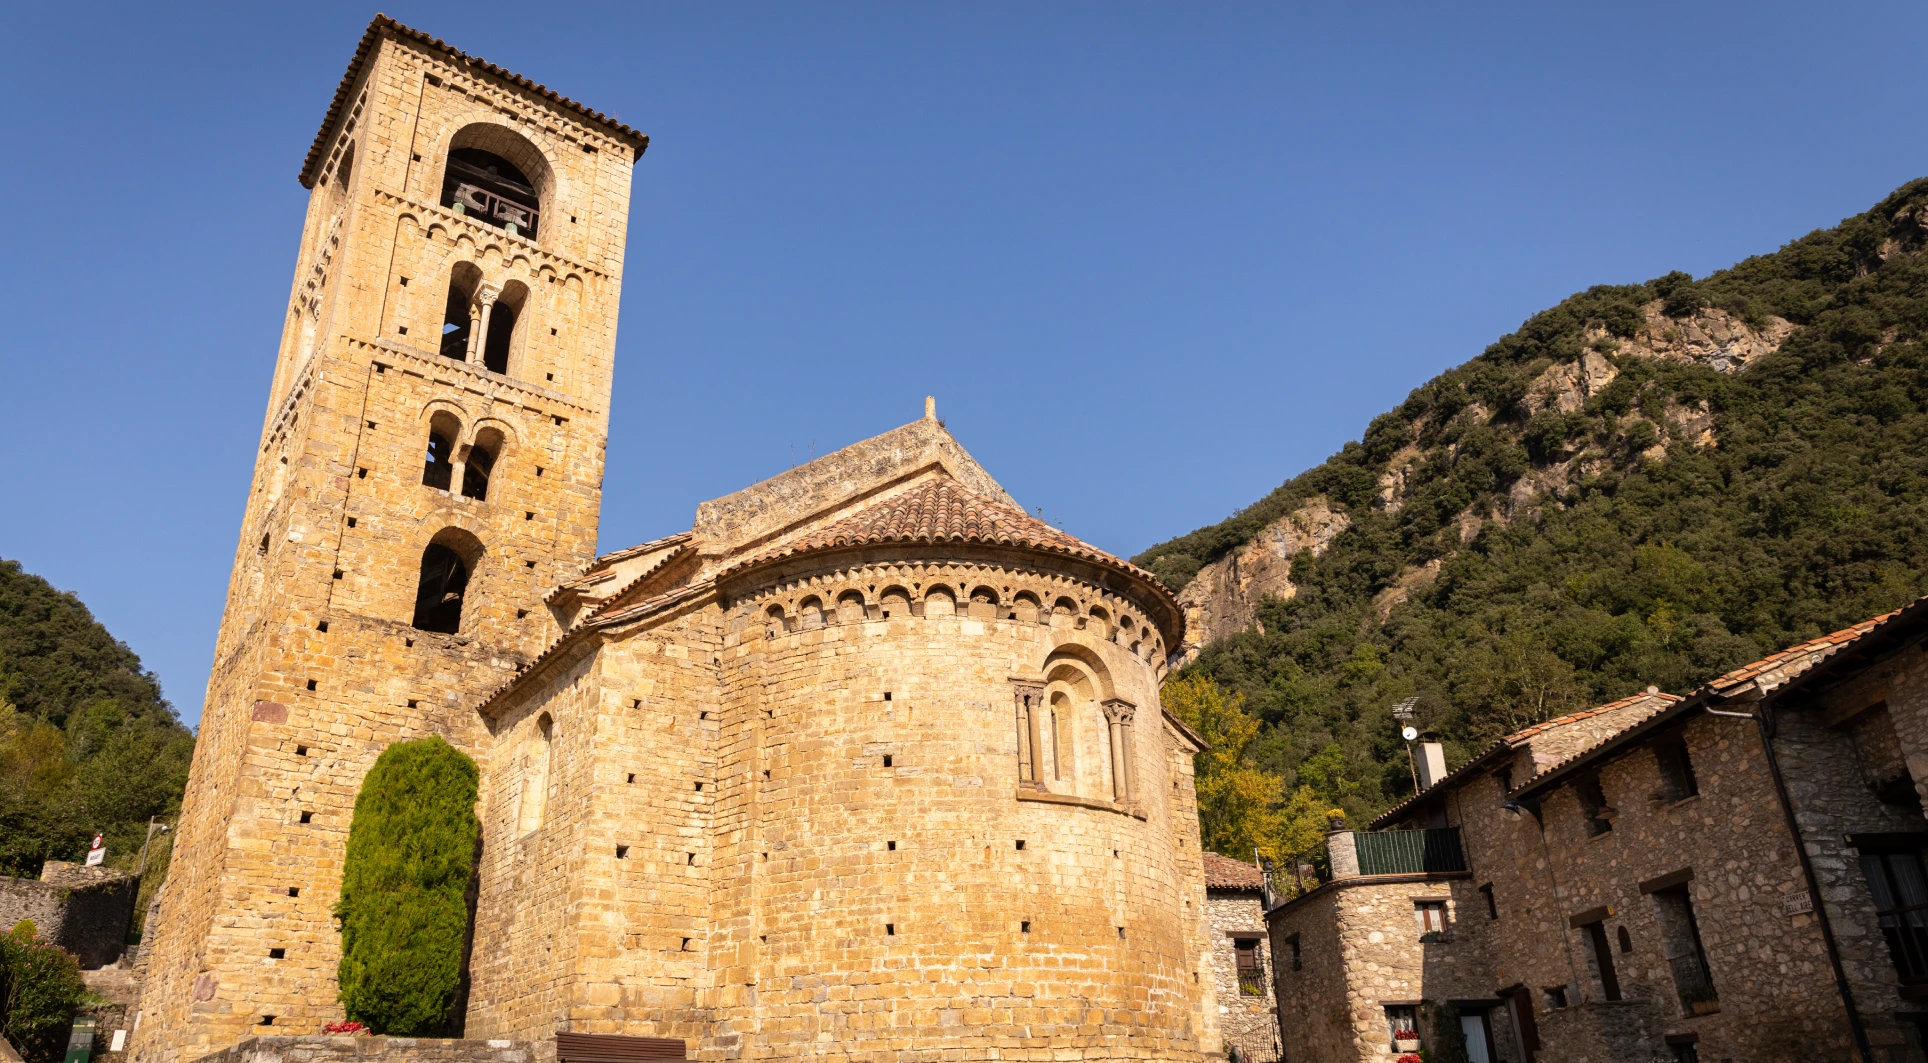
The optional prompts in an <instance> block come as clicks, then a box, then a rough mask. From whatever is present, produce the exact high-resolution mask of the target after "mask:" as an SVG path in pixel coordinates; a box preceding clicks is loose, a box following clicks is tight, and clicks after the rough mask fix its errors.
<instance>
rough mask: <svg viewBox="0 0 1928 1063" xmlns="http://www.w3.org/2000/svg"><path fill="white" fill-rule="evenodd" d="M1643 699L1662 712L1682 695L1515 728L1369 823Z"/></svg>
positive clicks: (1648, 696)
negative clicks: (1538, 741)
mask: <svg viewBox="0 0 1928 1063" xmlns="http://www.w3.org/2000/svg"><path fill="white" fill-rule="evenodd" d="M1643 700H1652V701H1653V703H1654V705H1653V709H1654V714H1656V715H1657V714H1659V713H1660V712H1662V711H1664V710H1665V709H1667V708H1668V707H1669V706H1671V705H1673V704H1674V703H1676V702H1678V701H1680V700H1681V698H1680V695H1678V694H1668V693H1665V692H1663V691H1642V692H1641V693H1638V694H1635V695H1633V696H1632V697H1627V698H1621V699H1620V700H1618V701H1609V702H1607V703H1606V704H1605V705H1595V706H1594V707H1593V708H1591V709H1582V710H1580V711H1579V712H1570V713H1568V714H1566V715H1565V716H1556V717H1554V718H1553V719H1551V720H1545V721H1542V722H1540V723H1536V724H1534V725H1532V726H1531V727H1523V728H1521V729H1520V730H1517V731H1514V732H1513V733H1512V734H1510V735H1507V736H1506V737H1504V738H1502V739H1500V740H1499V741H1497V742H1494V743H1493V744H1492V745H1490V746H1487V747H1486V748H1485V749H1484V750H1482V751H1480V752H1479V753H1478V754H1476V755H1475V756H1474V757H1473V759H1471V760H1469V761H1467V762H1466V763H1464V764H1461V765H1460V766H1459V767H1458V768H1456V769H1454V770H1453V771H1451V772H1448V773H1447V774H1446V775H1445V777H1444V778H1441V779H1440V780H1439V781H1438V782H1436V783H1434V784H1433V785H1431V786H1429V787H1427V788H1426V789H1424V790H1421V791H1420V792H1418V793H1416V794H1414V795H1412V796H1411V797H1408V798H1406V799H1405V800H1404V801H1401V802H1399V803H1398V804H1396V805H1394V806H1392V807H1391V808H1389V809H1387V810H1386V811H1384V812H1381V813H1380V814H1379V816H1378V818H1376V819H1374V820H1373V821H1372V822H1371V823H1370V824H1368V826H1370V827H1371V828H1372V829H1373V830H1379V829H1381V828H1383V827H1385V826H1386V825H1387V824H1390V823H1396V822H1398V820H1399V818H1400V817H1401V816H1403V815H1405V814H1406V813H1407V812H1409V811H1411V810H1412V808H1413V806H1415V805H1418V804H1419V803H1421V802H1422V801H1426V800H1428V799H1430V798H1432V797H1434V796H1435V795H1437V794H1442V793H1445V792H1446V791H1445V788H1446V787H1449V786H1452V785H1454V784H1456V783H1458V782H1460V781H1461V780H1462V779H1465V778H1467V777H1468V776H1471V775H1474V774H1476V773H1478V772H1479V771H1480V770H1482V769H1484V768H1486V767H1488V766H1489V765H1491V764H1492V763H1493V762H1494V761H1495V760H1497V759H1498V758H1499V755H1500V754H1502V753H1512V752H1514V751H1516V750H1518V749H1519V748H1520V747H1521V746H1522V745H1525V744H1526V743H1527V742H1529V741H1530V740H1532V739H1533V738H1534V737H1535V736H1537V735H1541V734H1544V733H1546V732H1547V731H1551V730H1553V729H1554V728H1556V727H1565V726H1567V725H1569V724H1575V723H1579V722H1581V721H1582V720H1587V719H1591V718H1593V717H1595V716H1604V715H1606V714H1607V713H1612V712H1619V711H1620V710H1621V709H1625V708H1629V707H1631V706H1633V705H1635V704H1637V703H1639V702H1641V701H1643ZM1651 718H1652V717H1651V716H1649V717H1647V719H1651ZM1642 722H1644V721H1642ZM1630 726H1637V724H1635V725H1630Z"/></svg>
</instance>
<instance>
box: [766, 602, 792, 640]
mask: <svg viewBox="0 0 1928 1063" xmlns="http://www.w3.org/2000/svg"><path fill="white" fill-rule="evenodd" d="M788 626H789V625H787V624H785V623H784V622H783V606H781V605H773V606H771V607H770V608H768V609H765V610H764V611H763V635H764V637H765V638H775V637H776V636H778V635H781V634H783V632H784V629H785V628H786V627H788Z"/></svg>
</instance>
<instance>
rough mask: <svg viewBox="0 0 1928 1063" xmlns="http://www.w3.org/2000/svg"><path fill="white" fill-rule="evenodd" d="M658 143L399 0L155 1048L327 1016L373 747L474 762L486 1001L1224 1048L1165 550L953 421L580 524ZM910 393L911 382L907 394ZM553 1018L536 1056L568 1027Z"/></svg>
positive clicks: (476, 1002) (700, 1025) (526, 1037)
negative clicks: (1104, 533)
mask: <svg viewBox="0 0 1928 1063" xmlns="http://www.w3.org/2000/svg"><path fill="white" fill-rule="evenodd" d="M648 143H649V141H648V138H647V137H644V136H643V135H641V134H639V133H637V132H636V131H635V130H633V129H630V128H629V127H627V126H625V125H623V124H621V123H620V122H617V121H614V120H612V119H610V118H609V117H607V116H605V115H602V114H600V113H598V112H596V111H593V110H590V109H589V108H587V107H584V106H582V105H580V104H577V103H574V102H572V101H570V100H567V99H564V98H562V97H560V96H558V95H557V94H556V93H554V92H551V91H549V90H548V89H545V88H543V87H542V86H541V85H537V84H534V83H532V82H530V81H528V80H527V79H525V78H523V77H520V76H518V75H516V74H513V73H511V72H509V71H507V70H503V69H501V68H499V67H496V66H494V65H492V64H490V63H487V62H485V61H483V60H481V59H478V58H476V57H473V56H469V55H466V54H464V53H462V52H460V51H458V50H456V49H455V48H453V47H451V46H449V45H447V44H445V43H443V42H442V41H440V40H436V39H434V38H431V37H429V36H427V35H426V34H422V33H419V32H417V31H415V30H411V29H409V28H407V27H404V26H402V25H399V24H397V23H395V22H393V21H391V20H389V19H387V18H384V17H377V18H376V19H375V21H374V22H373V23H372V24H371V25H370V26H369V28H368V31H367V33H366V34H365V35H364V36H363V38H362V40H361V43H360V45H359V47H358V48H357V49H356V52H355V55H354V58H353V60H352V61H351V62H350V64H349V67H348V71H347V74H346V76H345V77H344V78H343V79H342V82H341V86H340V89H339V90H338V91H337V92H336V94H335V97H334V100H333V101H332V103H331V104H330V105H329V108H328V112H327V116H326V118H325V119H324V121H323V123H322V127H321V131H320V133H319V135H318V136H317V137H316V140H315V143H314V147H313V149H312V150H311V151H310V152H309V154H308V157H307V159H306V161H305V162H304V163H303V165H302V169H301V174H300V179H301V182H302V184H303V185H304V186H305V187H307V188H308V189H310V192H311V195H310V200H309V208H308V214H307V220H306V223H305V227H304V230H303V233H302V237H301V243H300V249H299V254H298V259H297V265H296V270H295V276H294V283H293V286H292V291H291V293H290V298H289V303H288V309H287V318H286V326H285V329H284V332H283V335H282V340H281V347H280V351H279V353H278V355H277V359H276V363H275V371H274V377H273V384H272V391H271V393H270V395H269V400H268V407H267V415H266V419H265V422H264V424H263V427H262V433H261V442H260V447H259V450H258V452H257V456H256V468H255V475H254V479H253V483H252V485H251V486H250V489H249V490H250V494H249V498H248V504H247V509H246V513H245V517H244V521H243V525H242V529H241V535H240V542H239V545H238V547H237V549H236V554H235V562H234V569H233V575H232V578H231V580H230V584H229V588H228V601H227V609H226V613H225V616H224V618H223V621H222V625H221V629H220V634H219V637H218V642H217V648H216V657H215V663H214V669H213V673H212V676H211V678H210V682H209V686H208V693H207V702H206V707H205V710H204V713H203V716H202V721H203V722H202V730H201V736H200V743H199V746H198V748H197V749H196V753H195V761H194V767H193V774H192V778H191V781H190V784H189V788H188V795H187V799H186V803H185V805H184V807H183V811H182V818H181V823H180V827H179V834H178V839H179V840H178V842H177V846H176V850H175V857H174V865H173V870H172V874H171V876H170V879H169V882H168V884H167V886H166V889H165V891H164V894H163V898H162V901H161V904H160V907H159V910H158V913H157V914H156V916H155V917H154V918H153V919H152V920H151V924H150V927H149V940H150V942H151V945H150V947H149V949H148V950H147V955H146V957H145V958H144V961H143V962H144V966H145V967H146V983H145V987H144V990H143V995H142V999H141V1002H140V1013H139V1017H138V1019H137V1020H136V1026H135V1029H134V1031H133V1035H132V1040H131V1043H130V1048H131V1050H132V1051H133V1052H134V1054H135V1055H136V1056H137V1057H138V1058H139V1059H140V1060H141V1061H142V1063H150V1061H151V1063H184V1061H186V1060H191V1059H195V1058H198V1057H201V1056H203V1055H207V1054H209V1053H213V1052H217V1051H220V1050H223V1049H226V1048H229V1047H231V1046H233V1045H235V1044H236V1043H237V1042H240V1041H242V1040H243V1039H245V1038H248V1037H251V1036H262V1035H276V1034H284V1033H285V1034H315V1033H318V1032H320V1031H321V1029H322V1027H323V1025H324V1024H326V1023H328V1022H330V1021H335V1020H339V1019H341V1018H342V1014H341V1011H340V1007H339V1005H338V1004H337V1003H336V984H335V971H336V966H337V963H338V961H339V959H340V950H339V943H338V934H337V931H336V929H335V924H334V921H333V918H332V910H333V906H334V904H335V901H336V899H337V893H338V888H339V882H340V873H341V866H342V859H343V854H344V850H345V842H346V836H347V831H348V827H349V823H350V818H351V815H352V813H353V808H354V802H355V797H356V794H357V792H358V790H359V788H360V785H361V781H362V778H363V776H364V774H365V773H366V771H367V769H368V768H369V766H370V765H371V764H372V763H373V761H374V760H375V758H376V756H377V755H379V754H380V752H381V751H382V750H383V749H384V748H385V747H387V746H388V745H389V744H391V743H393V742H396V741H401V740H405V739H412V738H419V737H423V736H426V735H431V734H434V735H441V736H442V737H444V738H446V739H447V740H448V741H449V742H451V743H453V744H454V745H456V746H457V747H458V748H460V749H462V750H464V751H466V752H467V753H468V754H470V755H471V756H472V757H474V758H475V760H476V762H477V763H478V765H480V767H481V769H482V788H481V803H480V808H479V809H478V812H479V814H480V817H481V821H482V824H483V837H482V844H481V854H480V859H479V864H478V897H477V907H476V918H475V927H474V941H473V948H472V953H471V958H470V963H469V971H470V985H469V988H468V996H467V1008H466V1023H465V1036H466V1037H468V1038H476V1039H501V1040H508V1041H513V1042H528V1043H532V1044H535V1045H538V1046H540V1045H541V1044H544V1043H551V1044H553V1041H554V1039H555V1038H556V1036H557V1035H558V1034H565V1035H572V1036H573V1035H581V1034H591V1035H594V1034H602V1035H618V1036H623V1037H633V1038H658V1039H668V1040H670V1041H680V1042H681V1043H682V1046H683V1048H684V1050H686V1051H687V1053H688V1054H689V1056H690V1057H691V1058H701V1059H784V1060H795V1059H838V1060H844V1059H850V1060H884V1059H890V1060H896V1059H900V1058H901V1059H937V1058H943V1059H955V1060H982V1059H1016V1058H1052V1059H1086V1060H1124V1059H1158V1060H1196V1059H1201V1058H1206V1057H1212V1056H1216V1055H1217V1053H1218V1052H1219V1050H1220V1040H1219V1035H1218V1032H1217V1023H1218V1013H1219V1011H1220V1008H1219V1006H1218V1002H1217V1000H1216V995H1215V990H1214V981H1215V979H1214V976H1213V972H1212V969H1211V962H1212V961H1211V956H1212V943H1211V940H1210V935H1211V934H1212V932H1213V931H1212V930H1211V928H1210V925H1209V922H1208V919H1207V915H1206V912H1205V910H1204V898H1205V889H1204V879H1203V872H1202V869H1201V856H1200V851H1199V840H1198V835H1197V829H1198V828H1197V812H1196V802H1195V796H1194V793H1193V788H1192V778H1191V770H1192V768H1191V765H1192V755H1193V753H1194V752H1196V751H1197V750H1198V749H1199V748H1200V741H1199V739H1198V738H1197V736H1196V735H1194V734H1192V733H1190V732H1189V731H1188V730H1187V729H1186V728H1185V727H1184V726H1183V725H1182V724H1181V723H1179V722H1178V721H1177V720H1176V719H1174V718H1173V717H1172V716H1170V715H1169V714H1167V713H1166V712H1164V711H1163V709H1162V708H1161V707H1160V704H1159V698H1158V684H1159V681H1160V679H1161V678H1162V676H1163V675H1164V672H1165V668H1166V660H1167V656H1168V653H1169V652H1170V651H1172V650H1174V649H1175V648H1177V647H1178V646H1179V645H1181V643H1182V640H1183V626H1184V621H1183V617H1182V614H1181V611H1180V609H1179V607H1178V605H1177V603H1176V601H1175V600H1174V599H1173V598H1172V596H1171V595H1170V594H1169V593H1168V592H1167V591H1166V590H1165V589H1164V588H1163V587H1162V586H1161V585H1160V584H1159V583H1158V582H1157V581H1156V580H1154V579H1153V578H1152V577H1151V576H1150V575H1149V574H1147V573H1146V572H1144V571H1142V570H1140V569H1138V568H1135V567H1134V566H1132V565H1130V564H1127V563H1126V562H1123V561H1121V560H1119V559H1117V558H1114V557H1111V556H1109V555H1107V554H1105V553H1104V552H1102V551H1100V550H1097V549H1095V548H1093V547H1091V546H1088V545H1086V544H1085V543H1083V542H1080V541H1079V540H1077V539H1075V538H1073V537H1071V536H1069V535H1067V534H1065V533H1063V532H1062V531H1059V530H1057V529H1055V528H1052V527H1049V526H1047V525H1045V524H1043V523H1041V522H1040V521H1037V520H1035V519H1033V518H1031V517H1030V516H1028V515H1027V514H1026V513H1025V512H1024V510H1023V509H1022V507H1020V506H1018V505H1017V504H1016V503H1015V502H1013V500H1012V499H1011V498H1010V496H1008V495H1007V494H1006V493H1005V492H1004V490H1003V489H1002V488H1001V487H1000V486H999V485H998V483H997V482H996V481H995V480H994V479H992V477H991V476H990V474H989V473H987V472H986V471H985V470H984V469H983V468H981V467H980V466H979V465H978V464H977V463H976V462H975V461H973V460H972V458H971V457H970V455H969V454H967V453H966V452H965V450H964V448H963V447H962V446H960V445H959V443H958V442H957V440H956V439H954V438H952V436H951V435H950V434H949V433H948V432H947V431H946V430H945V428H944V426H943V424H942V422H940V421H938V420H937V419H936V415H935V411H934V408H933V406H932V405H931V404H930V403H928V402H927V403H926V406H925V410H924V416H923V417H922V418H920V419H916V420H913V421H911V422H910V423H908V424H906V425H904V426H903V427H901V428H898V429H895V430H893V431H890V432H886V433H885V434H883V435H880V436H877V437H875V438H872V439H869V440H865V441H863V442H861V443H858V444H855V445H853V446H851V447H848V448H846V449H844V450H841V451H838V452H837V453H834V454H831V455H829V456H827V457H824V458H820V459H818V460H816V461H813V462H810V463H809V464H807V465H803V466H800V467H797V468H795V469H792V470H791V471H789V472H786V473H784V474H782V475H780V476H777V477H775V478H773V479H771V480H768V481H765V482H763V483H760V484H757V485H755V486H752V487H749V488H746V489H744V490H741V491H738V492H737V493H735V494H730V495H725V496H723V497H721V498H718V499H715V500H714V501H710V502H706V503H704V504H703V505H701V506H700V507H698V509H697V512H696V514H695V519H694V521H693V523H692V525H691V526H690V528H689V529H688V530H687V531H683V532H681V533H679V534H676V535H672V536H669V537H667V538H663V539H658V540H656V541H654V542H649V543H644V544H642V545H640V546H636V547H633V548H630V549H627V550H622V551H618V552H616V553H613V554H609V555H606V556H603V557H596V556H595V552H594V550H595V544H596V534H597V521H598V514H599V509H600V505H601V493H602V484H603V472H604V469H603V454H604V444H605V438H606V433H607V429H608V423H609V398H610V391H611V378H612V373H613V371H614V364H613V360H614V352H615V336H616V318H617V305H618V300H619V297H620V294H621V281H622V269H623V250H624V241H625V235H626V230H627V224H628V216H629V192H630V180H631V173H632V168H633V167H634V166H635V164H636V163H637V161H638V160H639V158H640V157H641V156H642V154H643V152H644V150H645V149H646V148H647V147H648ZM907 412H908V411H907ZM538 1054H539V1055H540V1054H541V1050H540V1048H538Z"/></svg>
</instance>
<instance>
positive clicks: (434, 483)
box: [422, 410, 462, 491]
mask: <svg viewBox="0 0 1928 1063" xmlns="http://www.w3.org/2000/svg"><path fill="white" fill-rule="evenodd" d="M461 435H462V422H460V421H458V420H456V419H455V415H454V414H452V413H448V412H447V411H443V410H438V411H436V413H435V415H434V416H432V417H430V418H429V420H428V457H427V458H426V460H424V461H423V462H422V485H423V486H424V487H433V488H436V489H437V490H441V491H446V490H448V489H449V484H450V482H451V481H452V479H453V477H454V474H455V441H456V440H457V439H459V438H460V437H461Z"/></svg>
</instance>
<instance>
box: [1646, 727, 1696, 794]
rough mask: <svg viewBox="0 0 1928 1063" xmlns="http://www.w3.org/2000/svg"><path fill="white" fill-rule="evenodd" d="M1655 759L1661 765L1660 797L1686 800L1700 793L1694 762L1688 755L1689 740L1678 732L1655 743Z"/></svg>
mask: <svg viewBox="0 0 1928 1063" xmlns="http://www.w3.org/2000/svg"><path fill="white" fill-rule="evenodd" d="M1654 760H1655V762H1656V763H1658V764H1659V766H1660V799H1661V800H1663V801H1685V800H1686V799H1687V798H1690V797H1693V796H1695V795H1697V794H1699V793H1700V782H1699V780H1697V779H1695V778H1694V762H1693V760H1692V759H1691V758H1689V757H1688V756H1687V741H1686V739H1684V738H1682V737H1681V736H1680V735H1678V734H1674V735H1669V736H1667V737H1666V738H1665V739H1663V740H1661V741H1659V742H1656V743H1655V744H1654Z"/></svg>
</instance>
